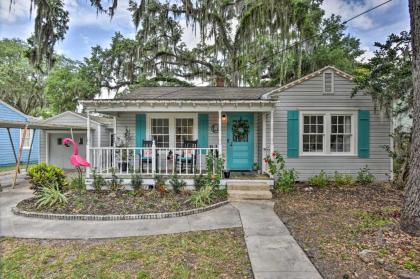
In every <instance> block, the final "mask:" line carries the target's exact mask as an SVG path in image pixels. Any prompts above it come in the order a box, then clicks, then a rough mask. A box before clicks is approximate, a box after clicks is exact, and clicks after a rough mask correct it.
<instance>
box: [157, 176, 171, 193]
mask: <svg viewBox="0 0 420 279" xmlns="http://www.w3.org/2000/svg"><path fill="white" fill-rule="evenodd" d="M155 189H156V190H157V191H158V192H159V193H160V194H161V195H164V194H165V193H167V192H168V189H167V188H166V181H165V178H163V177H162V176H159V175H158V176H156V177H155Z"/></svg>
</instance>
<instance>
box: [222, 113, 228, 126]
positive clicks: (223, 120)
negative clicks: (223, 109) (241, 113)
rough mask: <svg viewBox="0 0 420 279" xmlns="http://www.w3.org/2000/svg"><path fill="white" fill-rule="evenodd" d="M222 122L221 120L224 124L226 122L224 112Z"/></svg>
mask: <svg viewBox="0 0 420 279" xmlns="http://www.w3.org/2000/svg"><path fill="white" fill-rule="evenodd" d="M222 122H223V123H224V124H226V122H227V117H226V114H222Z"/></svg>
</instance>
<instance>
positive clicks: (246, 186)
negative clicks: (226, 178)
mask: <svg viewBox="0 0 420 279" xmlns="http://www.w3.org/2000/svg"><path fill="white" fill-rule="evenodd" d="M227 189H228V195H229V200H230V201H241V200H270V199H271V198H272V194H271V192H270V191H269V190H270V186H268V185H267V184H265V183H262V182H253V181H247V182H245V183H244V182H228V183H227Z"/></svg>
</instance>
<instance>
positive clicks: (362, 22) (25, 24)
mask: <svg viewBox="0 0 420 279" xmlns="http://www.w3.org/2000/svg"><path fill="white" fill-rule="evenodd" d="M14 1H15V4H14V5H12V9H11V11H10V12H9V3H10V1H9V0H0V38H21V39H26V38H27V37H28V36H29V35H30V34H31V32H33V17H34V15H32V18H31V17H30V14H29V3H30V1H29V0H14ZM383 1H384V0H324V3H323V8H324V10H325V11H326V15H330V14H332V13H334V14H338V15H341V16H342V17H343V19H347V18H350V17H352V16H354V15H356V14H358V13H360V12H362V11H364V10H366V9H368V8H370V7H373V6H375V5H377V4H379V3H382V2H383ZM88 2H89V1H88V0H65V3H66V6H67V9H68V10H69V13H70V28H69V30H68V32H67V34H66V38H65V40H64V41H62V42H60V43H59V44H58V46H57V51H58V52H59V53H61V54H64V55H66V56H68V57H71V58H73V59H82V58H83V57H85V56H88V55H89V54H90V49H91V47H93V46H95V45H97V44H99V45H101V46H103V47H106V46H108V45H109V43H110V40H111V37H112V36H113V34H114V33H115V32H117V31H119V32H121V33H123V34H124V35H126V36H129V37H134V34H135V28H134V25H133V24H132V22H131V16H130V14H129V12H128V11H127V10H126V8H127V5H128V4H127V3H128V0H120V1H119V7H118V10H117V12H116V14H115V16H114V18H113V19H112V20H110V19H109V17H107V16H106V15H101V14H99V15H97V13H96V10H95V8H93V7H91V6H90V4H89V3H88ZM105 2H106V1H105ZM408 29H409V15H408V0H393V1H392V2H390V3H388V4H386V5H385V6H383V7H381V8H379V9H377V10H375V11H373V12H371V13H369V14H367V15H364V16H362V17H360V18H358V19H357V20H355V21H352V22H351V23H349V28H348V30H347V31H348V32H349V33H350V34H352V35H353V36H356V37H357V38H360V40H361V43H362V47H363V48H364V49H365V50H367V54H366V57H370V55H371V53H372V51H373V50H374V48H373V43H374V42H375V41H384V40H385V38H386V36H387V35H389V34H391V33H399V32H401V31H403V30H408ZM183 39H184V41H185V42H186V43H187V45H188V46H193V45H195V44H196V43H197V41H198V39H197V38H196V37H195V36H194V34H193V32H192V31H191V30H188V29H186V31H185V34H184V38H183Z"/></svg>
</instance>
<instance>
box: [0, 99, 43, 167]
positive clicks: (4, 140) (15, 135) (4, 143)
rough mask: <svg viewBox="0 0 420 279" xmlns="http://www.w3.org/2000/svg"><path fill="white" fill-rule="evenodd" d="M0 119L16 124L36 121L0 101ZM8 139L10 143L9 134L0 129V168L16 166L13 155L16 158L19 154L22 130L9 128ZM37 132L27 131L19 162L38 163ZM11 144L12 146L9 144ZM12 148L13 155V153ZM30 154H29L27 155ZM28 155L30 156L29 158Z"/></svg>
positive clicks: (5, 130) (38, 132)
mask: <svg viewBox="0 0 420 279" xmlns="http://www.w3.org/2000/svg"><path fill="white" fill-rule="evenodd" d="M0 119H2V120H10V121H16V122H28V121H36V120H37V119H36V118H34V117H32V116H29V115H26V114H24V113H22V112H20V111H18V110H17V109H15V108H13V107H12V106H10V105H8V104H7V103H5V102H3V101H0ZM9 131H10V137H11V139H12V141H10V137H9V133H8V131H7V129H6V128H0V166H7V165H14V164H16V159H15V154H16V156H18V153H19V145H20V142H21V141H22V136H23V129H16V128H11V129H9ZM39 134H40V131H39V130H33V129H29V130H28V131H27V133H26V137H25V139H24V144H23V149H22V156H21V162H22V163H26V162H27V161H28V157H29V161H30V162H31V163H34V162H38V159H39ZM32 138H33V144H32V150H31V152H29V151H30V147H31V142H32ZM11 142H12V143H13V146H12V144H11ZM13 147H14V150H15V153H14V152H13ZM29 153H30V154H29ZM29 155H30V156H29Z"/></svg>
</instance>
